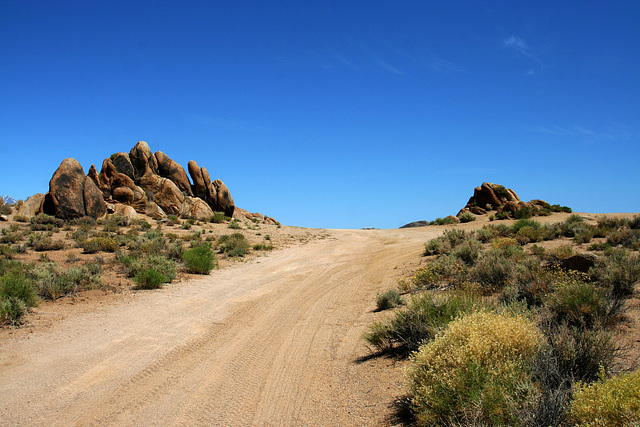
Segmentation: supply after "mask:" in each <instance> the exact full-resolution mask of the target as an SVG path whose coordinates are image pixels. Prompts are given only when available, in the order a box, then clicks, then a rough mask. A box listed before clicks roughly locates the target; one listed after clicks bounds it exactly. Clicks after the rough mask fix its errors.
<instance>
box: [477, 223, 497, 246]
mask: <svg viewBox="0 0 640 427" xmlns="http://www.w3.org/2000/svg"><path fill="white" fill-rule="evenodd" d="M495 235H496V234H495V232H494V230H493V229H492V228H490V227H487V226H484V227H482V228H480V229H478V230H476V232H475V238H476V239H478V240H479V241H481V242H482V243H487V242H490V241H491V239H493V238H494V237H495Z"/></svg>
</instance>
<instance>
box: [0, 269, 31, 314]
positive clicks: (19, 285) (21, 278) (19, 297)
mask: <svg viewBox="0 0 640 427" xmlns="http://www.w3.org/2000/svg"><path fill="white" fill-rule="evenodd" d="M36 305H38V295H37V293H36V290H35V288H34V287H33V285H32V284H31V281H30V280H29V278H28V277H26V276H25V275H24V273H21V272H15V271H11V272H9V273H7V274H5V275H4V276H2V277H0V324H4V323H11V324H14V325H15V324H18V323H20V320H21V318H22V316H24V314H25V313H26V312H27V310H28V308H29V307H35V306H36Z"/></svg>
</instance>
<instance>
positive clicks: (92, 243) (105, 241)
mask: <svg viewBox="0 0 640 427" xmlns="http://www.w3.org/2000/svg"><path fill="white" fill-rule="evenodd" d="M119 248H120V245H119V244H118V241H117V240H116V239H114V238H113V237H95V238H93V239H90V240H86V241H84V242H83V243H82V250H83V251H84V253H87V254H94V253H96V252H115V251H117V250H118V249H119Z"/></svg>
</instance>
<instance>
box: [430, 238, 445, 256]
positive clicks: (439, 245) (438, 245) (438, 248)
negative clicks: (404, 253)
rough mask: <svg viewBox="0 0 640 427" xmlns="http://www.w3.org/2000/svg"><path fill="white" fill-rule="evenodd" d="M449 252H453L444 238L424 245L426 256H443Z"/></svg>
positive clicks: (432, 240)
mask: <svg viewBox="0 0 640 427" xmlns="http://www.w3.org/2000/svg"><path fill="white" fill-rule="evenodd" d="M449 252H451V245H450V244H449V242H445V240H444V239H443V238H442V237H436V238H435V239H431V240H429V241H428V242H427V243H425V244H424V254H425V255H441V254H444V253H449Z"/></svg>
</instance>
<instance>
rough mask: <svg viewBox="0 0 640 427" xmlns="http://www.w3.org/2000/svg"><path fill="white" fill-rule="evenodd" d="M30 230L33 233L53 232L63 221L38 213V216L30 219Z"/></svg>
mask: <svg viewBox="0 0 640 427" xmlns="http://www.w3.org/2000/svg"><path fill="white" fill-rule="evenodd" d="M29 221H30V222H31V229H32V230H34V231H39V230H53V229H57V228H60V227H62V226H63V225H64V221H63V220H61V219H60V218H56V217H55V216H51V215H47V214H44V213H39V214H38V215H36V216H34V217H31V219H30V220H29Z"/></svg>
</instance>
